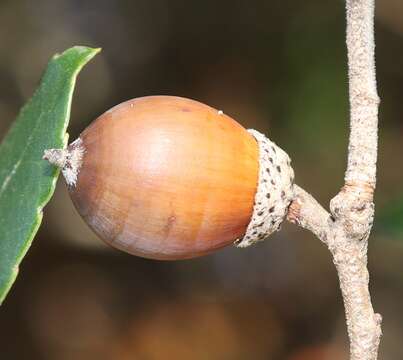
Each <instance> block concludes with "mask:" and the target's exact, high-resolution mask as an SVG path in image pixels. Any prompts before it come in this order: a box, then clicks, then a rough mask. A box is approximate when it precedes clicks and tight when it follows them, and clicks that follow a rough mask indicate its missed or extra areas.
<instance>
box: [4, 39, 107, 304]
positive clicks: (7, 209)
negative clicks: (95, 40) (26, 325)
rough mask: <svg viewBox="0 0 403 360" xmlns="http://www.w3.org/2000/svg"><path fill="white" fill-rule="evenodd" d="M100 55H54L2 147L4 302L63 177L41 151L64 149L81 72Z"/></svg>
mask: <svg viewBox="0 0 403 360" xmlns="http://www.w3.org/2000/svg"><path fill="white" fill-rule="evenodd" d="M98 52H99V49H91V48H87V47H80V46H77V47H73V48H71V49H68V50H66V51H65V52H64V53H62V54H60V55H59V54H57V55H55V56H54V57H53V58H52V59H51V61H50V62H49V64H48V66H47V68H46V71H45V74H44V75H43V77H42V80H41V83H40V85H39V87H38V89H37V90H36V91H35V93H34V95H33V97H32V98H31V100H29V101H28V103H27V104H26V105H25V106H24V107H23V108H22V110H21V111H20V113H19V115H18V117H17V119H16V121H15V122H14V124H13V126H12V127H11V129H10V131H9V132H8V134H7V135H6V137H5V138H4V140H3V142H2V144H1V145H0V304H1V303H2V302H3V300H4V298H5V297H6V295H7V293H8V291H9V290H10V287H11V286H12V284H13V282H14V281H15V278H16V277H17V274H18V269H19V264H20V262H21V260H22V258H23V257H24V255H25V254H26V253H27V251H28V248H29V246H30V245H31V243H32V240H33V238H34V236H35V234H36V232H37V230H38V228H39V225H40V223H41V220H42V209H43V207H44V206H45V204H46V203H47V202H48V201H49V200H50V198H51V196H52V194H53V192H54V189H55V185H56V180H57V177H58V175H59V170H57V169H56V168H55V167H54V166H52V165H50V164H49V163H48V162H47V161H44V160H42V155H43V151H44V150H45V149H49V148H63V147H65V146H66V144H67V138H68V136H67V133H66V128H67V124H68V121H69V118H70V108H71V99H72V95H73V90H74V86H75V81H76V77H77V74H78V73H79V71H80V70H81V69H82V67H83V66H84V65H85V64H86V63H87V62H88V61H89V60H90V59H91V58H93V57H94V56H95V55H96V54H97V53H98Z"/></svg>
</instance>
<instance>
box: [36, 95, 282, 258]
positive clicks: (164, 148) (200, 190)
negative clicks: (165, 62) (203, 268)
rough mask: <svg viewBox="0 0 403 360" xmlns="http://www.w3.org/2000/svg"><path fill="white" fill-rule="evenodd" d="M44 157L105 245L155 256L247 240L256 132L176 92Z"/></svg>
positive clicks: (117, 115)
mask: <svg viewBox="0 0 403 360" xmlns="http://www.w3.org/2000/svg"><path fill="white" fill-rule="evenodd" d="M279 150H280V151H281V149H279ZM44 158H46V159H47V160H49V161H50V162H51V163H53V164H56V165H58V166H60V167H61V168H62V171H63V175H64V177H65V179H66V182H67V185H68V189H69V192H70V195H71V198H72V200H73V202H74V205H75V207H76V208H77V210H78V212H79V213H80V214H81V216H82V217H83V218H84V219H85V221H86V222H87V223H88V225H89V226H90V227H91V228H92V229H93V230H94V231H95V232H96V233H97V234H98V235H99V236H100V237H101V238H102V239H103V240H104V241H106V242H107V243H108V244H110V245H112V246H114V247H117V248H119V249H121V250H124V251H126V252H128V253H131V254H134V255H138V256H143V257H147V258H154V259H186V258H191V257H195V256H200V255H204V254H207V253H209V252H211V251H214V250H216V249H219V248H222V247H224V246H226V245H228V244H231V243H233V242H234V241H235V240H236V239H240V238H242V237H243V236H244V235H245V233H246V232H247V228H248V225H249V223H250V222H251V219H252V216H253V213H254V204H255V200H256V194H257V188H258V183H259V179H260V178H261V175H259V158H260V157H259V145H258V142H257V140H256V139H255V137H254V136H252V135H251V134H250V133H249V132H248V131H247V130H245V129H244V128H243V127H242V126H241V125H239V124H238V123H237V122H236V121H235V120H233V119H231V118H230V117H229V116H227V115H225V114H223V113H222V112H221V111H217V110H216V109H213V108H211V107H209V106H207V105H204V104H201V103H199V102H197V101H193V100H189V99H185V98H180V97H172V96H150V97H143V98H137V99H133V100H130V101H126V102H124V103H122V104H120V105H117V106H115V107H114V108H112V109H110V110H109V111H107V112H105V113H104V114H103V115H101V116H100V117H98V118H97V119H96V120H95V121H94V122H93V123H92V124H91V125H89V126H88V127H87V128H86V129H85V130H84V132H83V133H82V134H81V135H80V137H79V138H78V139H77V140H76V141H74V142H73V143H72V144H70V145H69V147H68V148H67V149H66V150H47V151H46V152H45V155H44ZM287 158H288V157H287ZM260 170H261V169H260ZM260 173H262V172H261V171H260Z"/></svg>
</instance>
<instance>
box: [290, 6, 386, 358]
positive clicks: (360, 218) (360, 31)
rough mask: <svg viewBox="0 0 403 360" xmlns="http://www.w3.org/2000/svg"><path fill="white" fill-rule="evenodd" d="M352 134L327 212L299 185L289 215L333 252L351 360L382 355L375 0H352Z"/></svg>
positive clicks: (349, 48) (349, 44)
mask: <svg viewBox="0 0 403 360" xmlns="http://www.w3.org/2000/svg"><path fill="white" fill-rule="evenodd" d="M346 8H347V51H348V68H349V94H350V125H351V131H350V139H349V147H348V164H347V170H346V174H345V184H344V187H343V188H342V190H341V191H340V192H339V194H337V195H336V196H335V197H334V198H333V199H332V200H331V202H330V210H331V211H330V213H331V215H330V214H329V213H327V212H326V210H324V209H323V208H322V207H321V206H320V205H319V204H318V203H317V202H316V200H314V199H313V197H312V196H311V195H309V194H307V193H306V192H305V191H304V190H302V189H301V188H299V187H298V186H295V199H294V201H293V202H292V203H291V206H290V209H289V213H288V219H289V220H290V221H291V222H294V223H297V224H298V225H300V226H302V227H303V228H306V229H308V230H310V231H312V232H313V233H314V234H315V235H316V236H317V237H318V238H319V239H320V240H322V241H323V242H324V243H325V244H326V245H327V246H328V248H329V250H330V252H331V253H332V255H333V262H334V264H335V266H336V269H337V273H338V276H339V281H340V288H341V291H342V295H343V300H344V307H345V312H346V321H347V327H348V335H349V338H350V359H351V360H376V359H377V356H378V347H379V342H380V337H381V321H382V318H381V316H380V315H379V314H375V313H374V310H373V308H372V304H371V297H370V294H369V288H368V283H369V275H368V270H367V247H368V237H369V233H370V231H371V227H372V221H373V216H374V204H373V193H374V190H375V185H376V161H377V141H378V104H379V98H378V95H377V91H376V80H375V60H374V32H373V19H374V0H346Z"/></svg>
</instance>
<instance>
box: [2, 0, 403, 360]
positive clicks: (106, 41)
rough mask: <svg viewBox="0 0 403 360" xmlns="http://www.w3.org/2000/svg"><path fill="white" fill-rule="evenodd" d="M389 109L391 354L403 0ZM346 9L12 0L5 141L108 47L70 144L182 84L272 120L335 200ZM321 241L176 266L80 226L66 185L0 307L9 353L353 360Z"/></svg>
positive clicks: (385, 140)
mask: <svg viewBox="0 0 403 360" xmlns="http://www.w3.org/2000/svg"><path fill="white" fill-rule="evenodd" d="M377 3H378V8H377V18H376V29H377V33H376V40H377V48H376V52H377V64H378V69H377V72H378V83H379V93H380V96H381V98H382V104H381V114H380V130H381V131H380V162H379V186H378V189H377V194H376V197H377V198H376V201H377V211H378V212H377V221H376V224H375V228H374V232H373V235H372V237H371V241H370V252H369V258H370V259H369V260H370V272H371V290H372V293H373V301H374V305H375V308H376V310H377V311H379V312H380V313H381V314H382V315H383V317H384V328H383V329H384V337H383V339H382V345H381V356H380V358H381V359H389V360H394V359H402V358H403V349H402V346H401V339H402V337H403V312H402V311H401V306H402V303H403V261H402V258H403V189H402V183H403V166H402V155H403V154H402V147H403V145H402V140H403V127H402V124H403V123H402V110H401V108H402V94H403V3H402V2H401V0H382V1H377ZM344 32H345V30H344V3H343V1H334V0H322V1H319V0H307V1H291V0H270V1H268V0H265V1H263V0H262V1H260V0H253V1H252V0H251V1H233V0H232V1H228V0H221V1H213V0H203V1H195V0H191V1H184V0H170V1H163V0H114V1H108V0H99V1H83V0H70V1H68V0H44V1H41V0H38V1H32V0H8V1H7V0H1V1H0V136H1V137H2V136H3V135H4V133H5V131H6V129H7V128H8V126H9V124H10V122H11V121H12V120H13V119H14V118H15V116H16V114H17V112H18V109H19V108H20V106H21V105H22V104H23V103H24V102H25V101H26V100H27V98H28V97H29V96H30V95H31V94H32V92H33V90H34V88H35V86H36V85H37V83H38V80H39V78H40V74H41V72H42V70H43V69H44V67H45V65H46V62H47V60H48V59H49V58H50V57H51V56H52V54H54V53H55V52H60V51H63V50H64V49H66V48H68V47H70V46H72V45H76V44H79V45H89V46H96V47H98V46H100V47H102V48H103V52H102V53H101V54H100V55H99V56H97V57H96V59H95V60H94V61H93V62H91V64H89V65H88V66H87V67H86V68H85V69H84V71H83V72H82V74H81V75H80V77H79V80H78V86H77V89H76V92H75V97H74V101H73V113H72V120H71V126H70V134H71V139H73V138H75V137H76V136H77V135H78V134H79V133H80V131H81V130H83V128H84V127H85V126H86V125H87V124H88V123H89V122H90V121H91V120H92V119H94V118H95V117H96V116H97V115H99V114H100V113H102V112H104V111H105V110H107V109H108V108H110V107H111V106H113V105H116V104H117V103H119V102H121V101H124V100H127V99H129V98H133V97H138V96H144V95H151V94H171V95H180V96H185V97H190V98H193V99H196V100H199V101H202V102H205V103H207V104H209V105H211V106H214V107H216V108H219V109H223V110H224V111H225V112H226V113H227V114H229V115H230V116H232V117H234V118H235V119H237V120H238V121H239V122H240V123H242V124H243V125H244V126H245V127H254V128H256V129H258V130H260V131H263V132H266V133H267V134H269V135H270V137H271V138H272V139H273V140H274V141H275V142H277V143H278V144H280V145H281V146H282V147H284V148H285V149H286V150H287V151H288V153H289V154H290V156H291V157H292V159H293V164H294V168H295V171H296V175H297V182H298V183H299V184H300V185H302V186H303V187H305V188H306V189H308V190H310V191H311V192H313V193H314V195H315V196H316V197H317V198H318V199H319V200H320V201H321V202H322V203H323V204H324V205H327V203H328V201H329V200H330V198H331V197H332V195H334V194H335V193H336V192H337V191H338V189H339V187H340V186H341V184H342V181H343V172H344V168H345V160H346V145H347V136H348V122H347V119H348V99H347V75H346V53H345V45H344ZM346 351H347V337H346V329H345V324H344V314H343V307H342V301H341V297H340V294H339V289H338V283H337V278H336V274H335V270H334V268H333V265H332V263H331V259H330V256H329V254H328V252H327V250H326V249H325V248H324V246H322V244H321V243H320V242H319V240H317V239H315V238H314V237H313V236H312V235H311V234H309V233H306V232H303V231H302V230H299V229H297V228H296V227H294V226H291V225H288V224H286V225H284V226H283V230H282V231H281V232H279V233H277V234H275V235H274V236H272V237H271V239H269V240H268V241H266V242H264V243H261V244H259V245H257V246H255V247H253V248H250V249H246V250H239V249H235V248H228V249H225V250H222V251H220V252H218V253H217V254H214V255H210V256H206V257H203V258H199V259H195V260H189V261H182V262H158V261H149V260H144V259H141V258H136V257H132V256H129V255H126V254H123V253H119V252H117V251H115V250H111V249H109V248H106V247H105V246H103V245H102V243H101V241H100V240H98V239H97V238H96V237H95V236H94V235H92V233H91V232H90V231H89V230H88V229H87V228H86V226H85V225H83V223H82V221H81V219H80V218H79V217H78V215H77V214H76V212H75V210H74V209H73V207H72V205H71V202H70V200H69V199H68V197H67V196H66V191H65V188H64V184H63V183H62V182H61V181H60V183H59V184H58V188H57V192H56V195H55V197H54V198H53V199H52V201H51V203H50V204H49V206H48V207H47V208H46V209H45V216H44V223H43V226H42V228H41V230H40V233H39V235H38V236H37V238H36V240H35V241H34V244H33V246H32V249H31V251H30V253H29V254H28V256H27V258H26V259H25V260H24V262H23V264H22V267H21V273H20V276H19V278H18V281H17V282H16V285H15V286H14V288H13V289H12V291H11V293H10V295H9V297H8V298H7V300H6V302H5V304H4V305H3V306H2V307H1V309H0V358H1V359H2V360H3V359H4V360H14V359H18V360H20V359H32V360H36V359H38V360H39V359H40V360H42V359H43V360H48V359H51V360H53V359H57V360H59V359H60V360H70V359H75V360H81V359H83V360H84V359H85V360H88V359H98V360H109V359H122V360H126V359H131V360H132V359H139V360H143V359H144V360H154V359H179V360H180V359H196V360H198V359H212V360H214V359H220V360H226V359H229V360H232V359H234V360H237V359H285V360H305V359H306V360H308V359H309V360H316V359H330V360H336V359H346V356H347V355H346Z"/></svg>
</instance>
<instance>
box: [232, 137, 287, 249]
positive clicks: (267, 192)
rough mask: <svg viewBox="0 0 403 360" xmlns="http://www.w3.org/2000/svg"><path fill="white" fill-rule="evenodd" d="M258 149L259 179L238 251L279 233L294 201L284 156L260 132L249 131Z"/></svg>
mask: <svg viewBox="0 0 403 360" xmlns="http://www.w3.org/2000/svg"><path fill="white" fill-rule="evenodd" d="M248 132H249V133H250V134H252V135H253V137H254V138H255V139H256V141H257V142H258V145H259V177H258V186H257V190H256V195H255V204H254V207H253V214H252V218H251V221H250V223H249V225H248V227H247V229H246V233H245V235H244V237H243V238H241V239H238V240H236V241H235V245H236V246H237V247H242V248H243V247H247V246H250V245H252V244H255V243H256V242H258V241H262V240H264V239H266V238H267V237H268V236H269V235H270V234H272V233H273V232H275V231H278V230H280V227H281V224H282V222H283V221H284V219H285V217H286V215H287V211H288V207H289V206H290V203H291V200H292V199H293V197H294V192H293V183H294V170H293V169H292V167H291V160H290V158H289V156H288V155H287V153H286V152H285V151H284V150H282V149H281V148H279V147H278V146H277V145H276V144H275V143H274V142H272V141H270V140H269V139H268V138H267V137H266V136H264V135H263V134H261V133H260V132H258V131H256V130H253V129H249V130H248Z"/></svg>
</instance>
